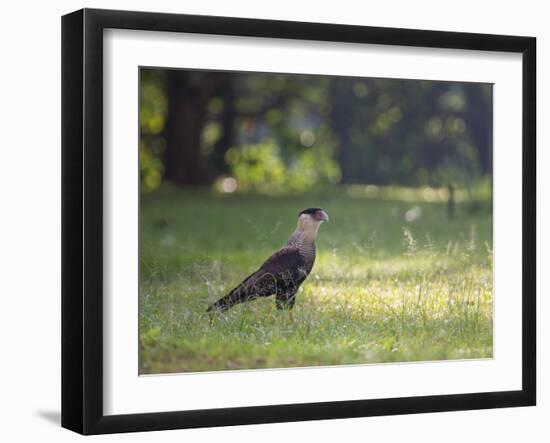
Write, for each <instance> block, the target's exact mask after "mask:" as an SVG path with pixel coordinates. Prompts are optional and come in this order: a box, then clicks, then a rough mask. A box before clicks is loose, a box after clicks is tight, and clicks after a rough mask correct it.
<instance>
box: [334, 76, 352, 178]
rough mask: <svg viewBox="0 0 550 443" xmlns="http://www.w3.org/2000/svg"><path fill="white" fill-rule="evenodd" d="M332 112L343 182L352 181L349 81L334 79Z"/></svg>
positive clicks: (350, 94) (337, 158) (336, 155)
mask: <svg viewBox="0 0 550 443" xmlns="http://www.w3.org/2000/svg"><path fill="white" fill-rule="evenodd" d="M330 96H331V102H332V107H331V112H330V118H331V120H332V125H331V126H332V129H333V131H334V134H335V135H336V139H337V140H338V146H337V149H336V154H335V157H336V161H337V162H338V164H339V165H340V170H341V172H342V179H341V183H350V182H351V181H353V179H352V174H353V173H352V169H353V167H352V164H353V155H352V152H351V151H352V143H351V139H350V134H349V128H350V126H351V125H352V104H353V94H352V92H351V88H350V87H349V84H348V82H347V81H345V80H342V79H339V78H338V79H334V80H333V82H332V84H331V91H330Z"/></svg>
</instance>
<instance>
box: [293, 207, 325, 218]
mask: <svg viewBox="0 0 550 443" xmlns="http://www.w3.org/2000/svg"><path fill="white" fill-rule="evenodd" d="M317 211H322V209H321V208H307V209H304V210H303V211H302V212H300V213H299V214H298V217H299V216H300V215H302V214H315V213H316V212H317Z"/></svg>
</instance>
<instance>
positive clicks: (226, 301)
mask: <svg viewBox="0 0 550 443" xmlns="http://www.w3.org/2000/svg"><path fill="white" fill-rule="evenodd" d="M245 299H246V292H245V291H244V289H243V287H242V286H238V287H236V288H235V289H233V290H232V291H231V292H230V293H229V294H227V295H226V296H224V297H222V298H220V299H219V300H218V301H217V302H215V303H212V304H211V305H210V306H209V307H208V309H207V310H206V312H216V311H218V312H224V311H227V310H228V309H229V308H231V307H232V306H235V305H236V304H238V303H241V302H243V301H245Z"/></svg>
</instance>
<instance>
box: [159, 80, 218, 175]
mask: <svg viewBox="0 0 550 443" xmlns="http://www.w3.org/2000/svg"><path fill="white" fill-rule="evenodd" d="M219 80H220V74H218V73H209V74H208V75H205V74H204V73H201V72H192V71H180V70H175V69H174V70H170V71H168V72H167V73H166V95H167V99H168V114H167V119H166V126H165V131H164V135H165V140H166V149H165V162H164V163H165V179H166V180H169V181H171V182H172V183H175V184H177V185H185V186H197V185H201V184H205V183H207V182H208V179H209V177H208V174H207V173H206V167H205V165H204V164H203V162H202V161H201V156H200V145H201V134H202V129H203V127H204V121H205V118H206V111H207V106H208V101H209V99H210V98H211V96H212V94H213V93H214V91H215V89H216V85H217V84H218V83H219Z"/></svg>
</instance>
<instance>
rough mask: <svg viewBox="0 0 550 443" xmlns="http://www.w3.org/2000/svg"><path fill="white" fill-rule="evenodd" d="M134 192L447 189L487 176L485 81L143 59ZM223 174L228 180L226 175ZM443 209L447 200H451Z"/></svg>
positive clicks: (487, 100)
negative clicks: (205, 66)
mask: <svg viewBox="0 0 550 443" xmlns="http://www.w3.org/2000/svg"><path fill="white" fill-rule="evenodd" d="M140 75H141V88H140V92H141V98H140V130H141V142H140V165H141V183H142V186H141V189H142V192H143V193H145V194H147V193H150V192H152V191H154V190H155V189H157V188H158V187H159V186H161V185H162V183H165V182H169V183H172V184H173V185H176V186H185V187H199V186H214V188H215V189H218V190H221V191H222V192H234V191H238V192H243V191H254V192H260V193H271V194H275V193H285V192H301V191H309V190H311V189H312V188H315V187H322V186H325V185H338V184H343V185H346V184H373V185H400V186H415V187H417V186H433V187H444V188H446V189H448V190H449V191H450V192H449V194H451V199H452V194H453V190H454V189H456V188H462V189H465V190H466V195H468V193H471V190H472V189H473V188H474V187H475V186H476V184H478V183H480V182H483V181H484V180H485V182H488V183H489V186H490V181H491V180H490V177H491V174H492V162H491V159H492V85H490V84H479V83H465V82H446V81H424V80H402V79H382V78H354V77H335V76H316V75H294V74H267V73H237V72H221V71H191V70H175V69H174V70H169V69H156V68H142V69H141V71H140ZM227 178H229V181H228V180H227ZM451 210H452V208H451Z"/></svg>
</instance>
